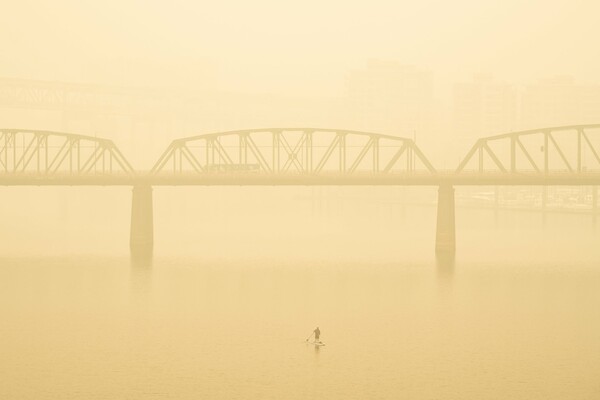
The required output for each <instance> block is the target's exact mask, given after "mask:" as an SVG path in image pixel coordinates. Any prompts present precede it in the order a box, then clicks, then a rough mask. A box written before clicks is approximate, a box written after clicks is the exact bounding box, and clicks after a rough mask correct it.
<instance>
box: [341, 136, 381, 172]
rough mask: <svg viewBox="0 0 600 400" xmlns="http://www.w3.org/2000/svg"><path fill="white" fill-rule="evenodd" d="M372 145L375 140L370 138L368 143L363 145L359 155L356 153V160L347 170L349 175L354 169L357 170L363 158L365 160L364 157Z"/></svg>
mask: <svg viewBox="0 0 600 400" xmlns="http://www.w3.org/2000/svg"><path fill="white" fill-rule="evenodd" d="M374 143H375V140H374V139H373V138H372V137H371V138H370V139H369V141H368V142H367V143H365V145H364V146H363V148H362V149H361V151H360V153H358V156H357V157H356V160H354V162H353V163H352V165H350V168H348V173H350V174H351V173H353V172H354V170H355V169H356V168H358V165H359V164H360V162H361V161H362V160H363V158H365V155H366V154H367V152H368V151H369V149H371V147H373V145H374ZM373 172H375V171H373Z"/></svg>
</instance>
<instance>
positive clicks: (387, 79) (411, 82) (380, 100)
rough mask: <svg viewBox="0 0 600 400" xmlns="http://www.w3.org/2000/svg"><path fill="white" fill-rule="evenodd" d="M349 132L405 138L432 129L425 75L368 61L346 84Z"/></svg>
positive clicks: (428, 78) (406, 67) (409, 68)
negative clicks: (356, 130)
mask: <svg viewBox="0 0 600 400" xmlns="http://www.w3.org/2000/svg"><path fill="white" fill-rule="evenodd" d="M347 89H348V101H349V107H348V109H349V111H350V112H351V115H350V116H349V117H350V118H349V120H351V121H352V123H353V126H352V127H353V128H355V129H360V130H365V131H371V132H377V133H387V134H393V135H397V136H405V137H406V136H408V137H412V135H414V134H415V133H416V134H420V133H426V132H429V131H430V130H431V126H432V106H433V82H432V75H431V73H430V72H429V71H427V70H424V69H421V68H418V67H415V66H410V65H402V64H399V63H396V62H392V61H370V62H369V63H368V64H367V66H366V68H364V69H361V70H355V71H353V72H351V73H350V74H349V76H348V81H347Z"/></svg>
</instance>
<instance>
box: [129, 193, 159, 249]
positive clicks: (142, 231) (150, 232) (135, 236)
mask: <svg viewBox="0 0 600 400" xmlns="http://www.w3.org/2000/svg"><path fill="white" fill-rule="evenodd" d="M153 247H154V221H153V212H152V187H151V186H147V185H138V186H134V187H133V196H132V201H131V233H130V237H129V248H130V250H131V256H132V258H134V259H137V260H140V261H141V260H147V259H151V258H152V249H153Z"/></svg>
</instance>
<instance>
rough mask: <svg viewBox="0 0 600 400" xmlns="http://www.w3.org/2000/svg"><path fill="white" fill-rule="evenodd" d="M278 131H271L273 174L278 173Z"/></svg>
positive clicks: (279, 133)
mask: <svg viewBox="0 0 600 400" xmlns="http://www.w3.org/2000/svg"><path fill="white" fill-rule="evenodd" d="M280 135H281V132H280V131H273V164H272V165H273V173H274V174H277V173H279V141H280V139H281V138H280Z"/></svg>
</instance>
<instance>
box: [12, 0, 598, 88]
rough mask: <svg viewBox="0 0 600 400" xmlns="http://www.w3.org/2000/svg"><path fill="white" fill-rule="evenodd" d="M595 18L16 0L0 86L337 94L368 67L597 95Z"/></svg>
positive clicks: (476, 5)
mask: <svg viewBox="0 0 600 400" xmlns="http://www.w3.org/2000/svg"><path fill="white" fill-rule="evenodd" d="M599 14H600V3H599V2H597V1H548V0H544V1H542V0H535V1H526V2H524V1H517V0H508V1H467V0H458V1H453V2H444V1H419V2H415V1H413V2H400V1H377V0H373V1H368V2H367V1H362V2H347V1H337V0H336V1H322V0H320V1H317V0H306V1H303V2H285V1H276V0H262V1H252V2H242V1H219V2H192V1H181V0H173V1H148V0H147V1H130V0H125V1H124V0H105V1H96V0H94V1H81V0H54V1H32V0H22V1H18V2H11V3H9V4H5V6H4V10H3V12H2V17H0V18H1V23H0V26H1V28H0V32H2V34H1V35H0V76H7V77H22V78H32V79H47V80H65V81H78V82H100V83H114V84H132V85H149V86H154V85H173V84H174V85H178V86H181V85H183V84H191V85H195V86H201V85H202V83H203V82H205V81H206V80H209V81H211V82H212V81H214V80H215V79H216V82H217V83H218V87H220V88H222V89H227V90H233V91H250V92H273V93H287V94H302V95H306V94H310V95H337V94H339V93H340V92H341V91H342V90H343V88H344V79H345V77H346V75H347V73H348V71H350V70H352V69H356V68H361V67H363V66H364V65H365V63H366V61H367V60H369V59H373V58H377V59H391V60H396V61H398V62H400V63H403V64H415V65H419V66H422V67H424V68H427V69H430V70H431V71H433V73H434V77H435V81H436V85H438V87H440V86H444V85H445V84H447V83H451V82H453V81H455V80H466V79H470V76H471V74H472V73H473V72H479V71H485V72H490V73H492V74H494V75H495V76H496V77H497V78H499V79H505V80H508V81H511V82H515V83H521V82H529V81H533V80H536V79H539V78H544V77H547V76H553V75H557V74H569V75H573V76H574V77H576V78H577V79H578V80H579V81H583V82H592V83H598V82H599V81H600V77H599V72H598V71H600V52H598V50H597V38H598V36H599V28H598V23H597V16H598V15H599ZM213 76H214V78H212V77H213Z"/></svg>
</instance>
